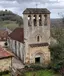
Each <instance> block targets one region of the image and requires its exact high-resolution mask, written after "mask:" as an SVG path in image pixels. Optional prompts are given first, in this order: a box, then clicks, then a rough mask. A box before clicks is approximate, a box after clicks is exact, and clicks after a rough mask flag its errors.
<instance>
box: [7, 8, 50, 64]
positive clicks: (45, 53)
mask: <svg viewBox="0 0 64 76" xmlns="http://www.w3.org/2000/svg"><path fill="white" fill-rule="evenodd" d="M23 23H24V27H23V28H21V27H18V28H16V29H15V30H13V31H12V32H11V33H10V34H9V37H8V40H7V42H8V46H9V48H10V49H11V51H12V52H13V53H15V55H17V57H18V58H19V59H20V60H21V61H22V62H23V63H24V64H49V63H50V60H51V58H50V50H49V45H50V11H49V10H48V9H46V8H26V9H25V10H24V11H23Z"/></svg>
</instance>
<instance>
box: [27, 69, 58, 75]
mask: <svg viewBox="0 0 64 76" xmlns="http://www.w3.org/2000/svg"><path fill="white" fill-rule="evenodd" d="M26 76H59V75H58V74H55V73H54V71H53V70H39V71H34V72H26Z"/></svg>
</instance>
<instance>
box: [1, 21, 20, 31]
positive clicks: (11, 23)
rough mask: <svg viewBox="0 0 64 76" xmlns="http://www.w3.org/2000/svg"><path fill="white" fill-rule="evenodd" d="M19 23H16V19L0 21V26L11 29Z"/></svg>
mask: <svg viewBox="0 0 64 76" xmlns="http://www.w3.org/2000/svg"><path fill="white" fill-rule="evenodd" d="M18 26H19V25H18V24H17V23H16V21H8V20H6V21H0V28H6V27H7V28H9V29H11V30H13V29H14V28H16V27H18Z"/></svg>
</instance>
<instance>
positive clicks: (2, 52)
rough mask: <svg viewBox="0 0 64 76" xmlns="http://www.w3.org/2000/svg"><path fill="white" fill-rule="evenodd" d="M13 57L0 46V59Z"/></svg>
mask: <svg viewBox="0 0 64 76" xmlns="http://www.w3.org/2000/svg"><path fill="white" fill-rule="evenodd" d="M7 57H13V54H12V53H10V52H9V51H7V50H5V49H4V48H2V47H1V46H0V59H3V58H7Z"/></svg>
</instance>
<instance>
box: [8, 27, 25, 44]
mask: <svg viewBox="0 0 64 76" xmlns="http://www.w3.org/2000/svg"><path fill="white" fill-rule="evenodd" d="M9 37H10V38H11V39H13V40H16V41H19V42H22V43H24V29H23V28H16V29H15V30H14V31H13V32H12V33H11V34H9Z"/></svg>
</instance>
